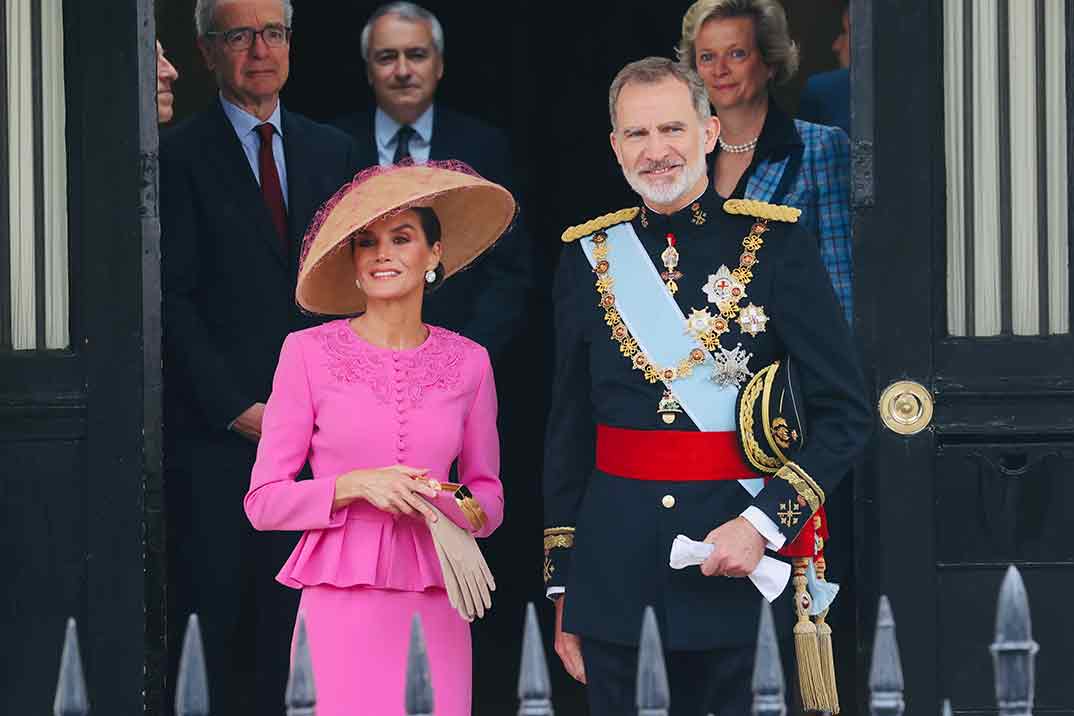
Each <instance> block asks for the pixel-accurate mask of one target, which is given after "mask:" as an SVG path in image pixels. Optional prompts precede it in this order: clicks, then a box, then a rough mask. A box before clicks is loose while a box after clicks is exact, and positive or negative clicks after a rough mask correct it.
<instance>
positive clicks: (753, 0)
mask: <svg viewBox="0 0 1074 716" xmlns="http://www.w3.org/2000/svg"><path fill="white" fill-rule="evenodd" d="M731 17H748V18H750V19H751V20H753V31H754V37H755V38H756V42H757V49H758V50H760V52H761V60H762V61H763V62H764V63H765V64H766V65H767V66H768V67H770V68H771V69H772V70H774V74H773V77H772V81H773V82H775V83H776V84H783V83H784V82H786V81H787V80H789V79H790V78H791V77H794V73H795V72H797V71H798V45H797V44H796V43H795V42H794V41H793V40H792V39H791V36H790V31H789V30H788V29H787V14H786V13H785V12H784V11H783V6H782V5H781V4H780V3H779V1H778V0H697V2H695V3H694V4H693V5H691V6H690V9H689V10H687V11H686V14H685V15H683V17H682V37H681V38H679V45H678V47H676V48H675V54H676V55H677V56H678V58H679V62H681V63H683V64H685V65H688V66H689V67H690V68H692V69H695V70H696V69H697V58H696V56H695V43H696V41H697V33H699V32H700V31H701V26H702V25H704V24H705V23H706V22H708V21H709V20H723V19H727V18H731Z"/></svg>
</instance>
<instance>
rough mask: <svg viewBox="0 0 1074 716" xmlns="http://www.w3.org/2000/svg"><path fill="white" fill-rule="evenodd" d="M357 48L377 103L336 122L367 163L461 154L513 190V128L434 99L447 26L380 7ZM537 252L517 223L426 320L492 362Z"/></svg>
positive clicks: (511, 331)
mask: <svg viewBox="0 0 1074 716" xmlns="http://www.w3.org/2000/svg"><path fill="white" fill-rule="evenodd" d="M361 48H362V56H363V57H364V58H365V61H366V75H367V78H368V80H369V84H370V85H371V86H372V88H373V93H374V95H375V96H376V101H377V106H376V109H375V111H374V112H359V113H357V114H354V115H351V116H348V117H343V118H341V119H340V120H338V121H337V125H338V126H339V127H340V128H341V129H343V130H345V131H347V132H348V133H349V134H350V135H351V136H352V137H354V139H355V141H356V142H357V143H358V150H359V156H360V159H361V162H362V165H363V166H375V165H377V164H380V165H388V164H393V163H397V162H400V161H403V160H404V159H411V160H413V161H415V162H425V161H430V160H433V161H436V160H448V159H458V160H461V161H464V162H466V163H467V164H469V165H470V166H471V167H473V168H474V169H475V170H476V171H477V172H478V173H479V174H481V175H482V176H484V177H485V178H487V179H490V180H492V181H494V182H497V183H499V184H503V185H505V186H506V187H507V188H508V189H511V188H513V187H512V182H511V174H512V170H511V154H510V149H509V147H508V141H507V136H506V135H505V134H504V133H503V132H502V131H500V130H498V129H495V128H493V127H491V126H489V125H487V124H485V123H484V122H481V121H480V120H477V119H475V118H473V117H469V116H467V115H465V114H461V113H459V112H454V111H452V110H450V109H447V108H446V107H443V106H441V105H438V104H435V103H434V98H435V95H436V88H437V85H438V84H439V82H440V79H441V78H442V77H443V76H444V32H443V29H442V27H441V25H440V22H439V20H437V19H436V16H435V15H433V14H432V13H431V12H429V11H428V10H426V9H424V8H422V7H420V6H418V5H415V4H414V3H409V2H394V3H390V4H387V5H383V6H381V7H380V8H378V9H377V10H376V11H374V13H373V15H372V16H371V17H370V18H369V21H368V22H367V23H366V25H365V27H364V28H363V30H362V35H361ZM444 250H445V251H451V246H450V245H445V246H444ZM531 251H532V249H531V246H530V243H529V241H528V238H527V237H526V235H525V233H524V230H523V228H522V226H521V223H516V224H515V226H514V228H513V229H512V230H510V231H508V232H507V233H506V234H505V235H504V237H503V238H502V239H500V241H499V243H498V244H497V245H496V246H495V247H494V248H493V250H492V251H489V252H488V253H486V254H485V256H484V257H483V259H482V260H481V261H480V263H478V264H476V265H475V266H473V267H471V269H470V270H468V271H466V272H464V273H462V274H460V275H458V276H457V277H456V278H454V279H452V281H450V282H448V283H447V284H445V285H444V287H443V288H442V289H440V290H439V291H438V292H437V295H436V300H434V301H427V302H426V304H425V320H426V321H428V322H429V323H433V324H437V325H440V326H444V327H446V328H450V329H452V330H454V331H458V332H460V333H462V334H463V335H465V336H467V337H468V338H471V339H473V340H475V341H477V342H478V343H480V344H482V345H483V346H485V347H486V348H487V349H488V350H489V353H490V354H491V355H492V357H493V359H494V360H495V359H496V358H499V357H501V356H502V354H503V352H504V350H505V349H506V348H507V345H508V344H509V342H510V340H511V339H512V338H513V337H514V336H515V335H517V334H518V333H519V331H520V328H521V325H522V320H521V319H522V316H523V312H524V309H525V302H526V298H527V295H528V292H529V289H530V285H531V278H530V272H531V265H532V257H531Z"/></svg>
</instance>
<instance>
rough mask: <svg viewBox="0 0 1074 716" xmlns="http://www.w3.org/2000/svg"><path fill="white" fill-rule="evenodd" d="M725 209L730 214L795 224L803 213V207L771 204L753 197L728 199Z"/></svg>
mask: <svg viewBox="0 0 1074 716" xmlns="http://www.w3.org/2000/svg"><path fill="white" fill-rule="evenodd" d="M723 210H724V211H726V212H727V213H728V214H740V215H742V216H755V217H757V218H758V219H771V220H772V221H786V222H788V223H791V224H794V223H796V222H797V221H798V217H799V216H801V215H802V210H801V209H796V208H794V207H793V206H784V205H782V204H769V203H768V202H766V201H755V200H753V199H728V200H727V201H725V202H724V203H723Z"/></svg>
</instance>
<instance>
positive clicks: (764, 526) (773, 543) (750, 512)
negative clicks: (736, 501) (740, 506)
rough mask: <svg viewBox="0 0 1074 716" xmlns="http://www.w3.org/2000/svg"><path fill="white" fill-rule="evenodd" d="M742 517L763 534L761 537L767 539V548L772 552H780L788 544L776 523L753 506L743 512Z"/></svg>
mask: <svg viewBox="0 0 1074 716" xmlns="http://www.w3.org/2000/svg"><path fill="white" fill-rule="evenodd" d="M742 517H745V518H746V521H747V522H749V523H750V524H751V525H753V528H754V529H755V530H757V531H758V532H760V533H761V536H762V537H764V539H765V543H766V544H765V547H767V548H768V549H769V550H771V551H772V552H778V551H779V550H781V549H782V548H783V545H784V544H786V543H787V538H786V537H785V536H784V534H783V533H782V532H780V531H779V527H776V523H775V522H773V521H772V520H771V519H770V518H769V517H768V515H766V514H765V513H763V512H761V510H759V509H758V508H756V507H754V506H753V505H750V506H749V507H747V508H746V509H745V510H744V511H743V512H742Z"/></svg>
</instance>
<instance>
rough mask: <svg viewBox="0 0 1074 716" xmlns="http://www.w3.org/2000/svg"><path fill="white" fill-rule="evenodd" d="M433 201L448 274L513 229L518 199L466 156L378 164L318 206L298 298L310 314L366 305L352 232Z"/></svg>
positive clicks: (301, 267)
mask: <svg viewBox="0 0 1074 716" xmlns="http://www.w3.org/2000/svg"><path fill="white" fill-rule="evenodd" d="M416 206H425V207H428V208H430V209H432V210H433V211H435V212H436V216H437V218H438V219H439V220H440V238H441V241H442V249H443V255H442V256H441V259H440V260H441V263H442V264H443V267H444V277H445V278H447V277H449V276H451V275H452V274H455V273H458V272H459V271H461V270H462V269H464V268H466V267H467V266H469V265H470V263H471V262H473V260H474V259H476V258H477V257H478V256H480V255H481V254H482V253H483V252H484V251H485V250H487V249H488V248H489V247H490V246H492V245H493V244H494V243H495V242H496V240H497V239H499V238H500V236H502V235H503V233H504V232H505V231H507V229H508V227H510V226H511V222H512V221H513V220H514V217H515V211H516V204H515V199H514V197H513V196H511V192H509V191H507V189H504V188H503V187H502V186H500V185H499V184H494V183H493V182H490V181H488V180H487V179H484V178H482V177H481V176H480V175H479V174H478V173H477V172H475V171H474V170H473V169H471V168H470V167H469V166H467V165H466V164H464V163H462V162H457V161H451V162H429V163H428V164H413V163H405V164H398V165H394V166H389V167H371V168H369V169H366V170H364V171H362V172H361V173H359V174H358V175H357V176H356V177H355V178H354V180H353V181H351V182H349V183H348V184H345V185H344V186H343V187H342V188H341V189H340V190H339V191H338V192H336V194H335V195H334V196H333V197H332V198H331V199H329V200H328V201H326V202H325V203H324V205H323V206H322V207H321V208H320V209H319V210H318V211H317V214H316V215H315V216H314V218H313V221H312V222H311V223H310V227H309V229H308V230H307V231H306V237H305V239H304V240H303V242H302V257H301V260H300V262H299V269H298V285H297V286H296V288H295V300H296V301H297V302H298V305H299V306H301V307H302V308H303V309H304V310H306V311H308V312H310V313H317V314H322V315H332V316H339V315H346V314H352V313H359V312H361V311H364V310H365V303H366V297H365V292H364V291H362V289H361V288H359V287H358V286H357V285H356V284H355V281H354V279H355V275H354V262H353V258H352V252H351V251H350V250H347V249H348V247H349V246H350V241H351V238H352V237H353V236H354V234H355V233H356V232H359V231H361V230H362V229H364V228H366V227H367V226H369V225H370V224H372V223H373V222H375V221H377V220H379V219H383V218H384V217H386V216H391V215H393V214H396V213H398V212H400V211H405V210H406V209H409V208H412V207H416Z"/></svg>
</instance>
